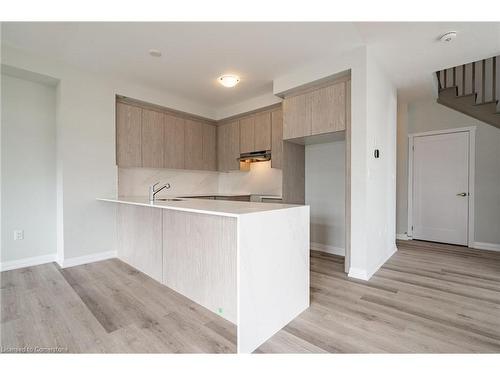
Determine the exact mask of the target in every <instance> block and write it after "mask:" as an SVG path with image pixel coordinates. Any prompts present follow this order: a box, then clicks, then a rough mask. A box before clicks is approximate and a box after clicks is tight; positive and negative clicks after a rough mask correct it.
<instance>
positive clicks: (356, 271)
mask: <svg viewBox="0 0 500 375" xmlns="http://www.w3.org/2000/svg"><path fill="white" fill-rule="evenodd" d="M347 276H348V277H352V278H353V279H360V280H365V281H368V280H369V279H370V277H369V276H368V273H367V272H366V270H363V269H361V268H355V267H351V268H350V269H349V273H348V274H347Z"/></svg>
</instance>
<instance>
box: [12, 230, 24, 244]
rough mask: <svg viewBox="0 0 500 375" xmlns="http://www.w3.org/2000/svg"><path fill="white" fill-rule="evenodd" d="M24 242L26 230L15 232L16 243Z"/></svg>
mask: <svg viewBox="0 0 500 375" xmlns="http://www.w3.org/2000/svg"><path fill="white" fill-rule="evenodd" d="M20 240H24V230H15V231H14V241H20Z"/></svg>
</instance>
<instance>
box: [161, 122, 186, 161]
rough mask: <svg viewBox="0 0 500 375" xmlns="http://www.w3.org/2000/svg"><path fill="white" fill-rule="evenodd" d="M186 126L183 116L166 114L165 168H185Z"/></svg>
mask: <svg viewBox="0 0 500 375" xmlns="http://www.w3.org/2000/svg"><path fill="white" fill-rule="evenodd" d="M184 127H185V120H184V119H183V118H179V117H175V116H171V115H166V117H165V131H164V137H163V139H164V141H163V143H164V145H165V150H164V158H163V166H164V168H179V169H182V168H184Z"/></svg>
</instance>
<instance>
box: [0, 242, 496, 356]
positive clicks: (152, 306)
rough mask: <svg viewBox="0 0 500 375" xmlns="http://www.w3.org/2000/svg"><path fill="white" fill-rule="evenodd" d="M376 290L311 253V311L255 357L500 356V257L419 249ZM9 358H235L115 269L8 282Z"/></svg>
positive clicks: (375, 284)
mask: <svg viewBox="0 0 500 375" xmlns="http://www.w3.org/2000/svg"><path fill="white" fill-rule="evenodd" d="M398 249H399V251H398V252H397V253H396V254H394V255H393V256H392V257H391V259H389V261H388V262H386V264H385V265H384V266H383V267H382V268H381V269H380V270H379V271H378V272H377V273H376V274H375V275H374V276H373V277H372V279H371V280H370V281H361V280H355V279H350V278H348V277H347V276H346V275H345V273H344V272H343V258H342V257H338V256H335V255H330V254H325V253H321V252H317V251H311V306H310V308H309V309H307V310H306V311H304V312H303V313H302V314H301V315H299V316H298V317H297V318H296V319H294V320H293V321H292V322H290V324H288V325H287V326H286V327H284V328H283V329H282V330H280V331H279V332H277V333H276V334H275V335H274V336H273V337H271V338H270V339H269V340H268V341H267V342H265V343H264V344H262V345H261V346H260V347H259V348H258V349H257V350H256V351H255V352H256V353H387V352H389V353H498V352H500V253H496V252H491V251H479V250H473V249H468V248H464V247H459V246H453V245H444V244H435V243H428V242H422V241H399V242H398ZM0 283H1V290H0V292H1V294H0V298H1V301H0V305H1V309H0V318H1V320H0V328H1V346H2V347H3V348H11V347H18V348H19V347H20V348H22V347H42V348H52V347H59V348H62V349H63V351H67V352H72V353H234V352H235V351H236V326H235V325H234V324H232V323H230V322H228V321H226V320H224V319H222V318H221V317H219V316H217V315H216V314H213V313H212V312H210V311H208V310H207V309H205V308H203V307H201V306H199V305H197V304H196V303H194V302H192V301H190V300H189V299H187V298H185V297H184V296H182V295H180V294H178V293H176V292H175V291H173V290H171V289H169V288H167V287H165V286H164V285H161V284H160V283H158V282H156V281H154V280H152V279H151V278H149V277H148V276H147V275H145V274H143V273H141V272H139V271H137V270H136V269H134V268H132V267H130V266H128V265H127V264H125V263H123V262H121V261H119V260H118V259H110V260H105V261H102V262H96V263H90V264H86V265H82V266H77V267H71V268H66V269H60V268H59V267H58V266H57V265H56V264H55V263H51V264H45V265H41V266H36V267H28V268H24V269H19V270H13V271H6V272H2V273H1V275H0Z"/></svg>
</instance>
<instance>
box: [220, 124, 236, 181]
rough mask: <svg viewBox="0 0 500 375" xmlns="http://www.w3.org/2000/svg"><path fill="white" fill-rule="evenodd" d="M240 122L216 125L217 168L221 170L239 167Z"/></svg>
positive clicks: (234, 169) (231, 169)
mask: <svg viewBox="0 0 500 375" xmlns="http://www.w3.org/2000/svg"><path fill="white" fill-rule="evenodd" d="M239 156H240V124H239V122H238V121H233V122H230V123H228V124H223V125H219V126H218V127H217V162H218V164H217V169H218V170H219V171H222V172H227V171H237V170H239V169H240V163H239V161H238V157H239Z"/></svg>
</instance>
